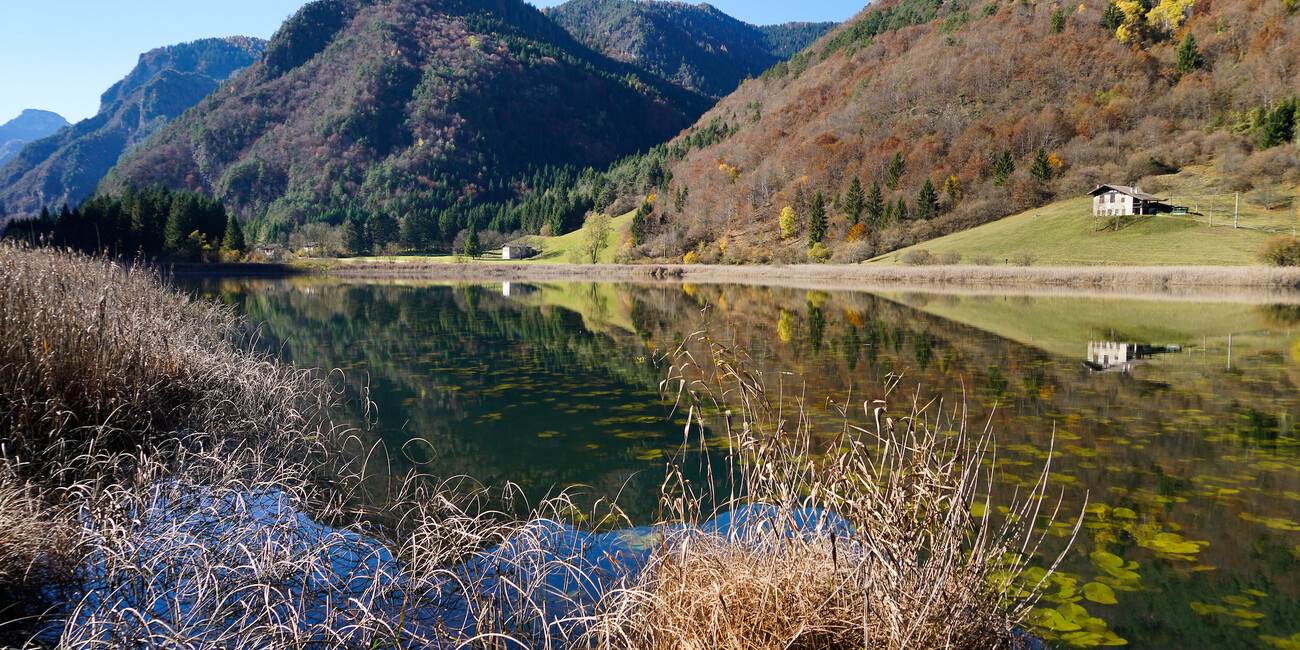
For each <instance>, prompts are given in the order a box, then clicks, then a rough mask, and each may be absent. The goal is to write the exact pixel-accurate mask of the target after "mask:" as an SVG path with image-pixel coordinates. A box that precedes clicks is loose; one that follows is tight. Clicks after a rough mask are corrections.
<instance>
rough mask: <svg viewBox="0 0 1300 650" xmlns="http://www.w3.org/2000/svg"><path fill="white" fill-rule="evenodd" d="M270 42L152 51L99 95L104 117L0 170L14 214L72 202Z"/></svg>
mask: <svg viewBox="0 0 1300 650" xmlns="http://www.w3.org/2000/svg"><path fill="white" fill-rule="evenodd" d="M264 45H265V42H264V41H262V40H261V39H255V38H249V37H243V36H234V37H229V38H210V39H199V40H197V41H192V42H188V43H180V44H177V45H169V46H165V47H159V48H155V49H153V50H150V51H148V52H145V53H143V54H141V55H140V58H139V60H138V62H137V63H136V65H135V67H134V68H132V70H131V71H130V72H128V73H127V75H126V76H125V77H123V78H122V79H121V80H120V81H118V82H117V83H115V84H113V85H112V86H111V87H109V88H108V89H107V90H106V91H104V93H103V94H102V95H101V98H100V109H99V112H98V113H96V114H95V115H94V116H92V117H90V118H87V119H85V120H82V121H80V122H77V123H76V124H74V125H71V126H70V127H69V128H67V129H65V130H63V131H60V132H58V133H56V134H54V135H51V136H48V137H45V138H41V139H38V140H36V141H33V142H30V143H28V144H27V145H26V146H24V147H23V149H22V150H21V151H20V152H18V154H17V155H16V156H15V157H14V159H13V160H11V161H10V162H9V163H8V164H5V165H3V166H0V201H3V202H4V203H5V204H6V205H7V206H8V209H9V210H10V211H11V212H12V213H13V214H15V215H17V216H34V215H35V214H36V213H38V212H39V211H40V209H41V208H42V207H47V206H55V207H57V206H59V205H61V204H64V203H67V204H72V205H75V204H77V203H79V202H80V201H82V200H83V199H85V198H87V197H89V196H90V194H91V192H92V191H93V190H94V188H95V186H96V184H98V183H99V181H100V179H101V178H103V176H104V174H106V173H107V172H108V170H109V169H110V168H111V167H112V166H113V165H115V164H116V163H117V161H118V159H119V158H120V157H121V156H122V155H123V154H124V153H125V152H126V151H129V150H130V149H132V148H134V147H136V146H138V145H139V144H140V143H141V142H143V141H144V140H145V139H146V138H148V136H149V135H151V134H152V133H153V132H155V131H157V130H158V129H160V128H161V127H162V126H164V125H165V124H167V123H168V122H170V121H171V120H173V119H175V118H176V117H178V116H179V115H180V114H181V113H183V112H184V111H185V110H186V109H188V108H190V107H191V106H193V105H195V104H197V103H198V102H199V101H200V100H201V99H203V98H204V97H206V96H207V95H208V94H209V93H211V92H212V91H214V90H216V89H217V87H218V86H220V84H221V83H222V82H224V81H226V80H227V79H228V78H230V77H231V76H232V75H235V74H237V73H238V72H239V71H240V70H242V69H244V68H246V67H247V66H248V65H250V64H252V63H253V61H255V60H256V58H257V57H258V56H260V54H261V51H262V47H263V46H264Z"/></svg>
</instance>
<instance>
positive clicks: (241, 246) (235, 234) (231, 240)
mask: <svg viewBox="0 0 1300 650" xmlns="http://www.w3.org/2000/svg"><path fill="white" fill-rule="evenodd" d="M221 250H223V251H237V252H240V253H242V252H244V251H245V250H248V242H247V241H246V240H245V239H244V229H243V228H242V227H240V225H239V219H236V218H235V215H233V214H231V215H229V216H228V217H227V218H226V234H225V236H223V237H222V238H221Z"/></svg>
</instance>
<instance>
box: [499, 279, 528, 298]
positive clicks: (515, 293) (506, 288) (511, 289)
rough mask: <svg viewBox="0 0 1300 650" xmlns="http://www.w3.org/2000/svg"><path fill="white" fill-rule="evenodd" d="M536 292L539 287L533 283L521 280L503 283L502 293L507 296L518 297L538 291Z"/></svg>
mask: <svg viewBox="0 0 1300 650" xmlns="http://www.w3.org/2000/svg"><path fill="white" fill-rule="evenodd" d="M536 292H537V287H534V286H533V285H531V284H522V283H519V282H502V283H501V295H502V296H505V297H507V298H511V297H514V298H518V297H520V296H526V295H528V294H530V293H536Z"/></svg>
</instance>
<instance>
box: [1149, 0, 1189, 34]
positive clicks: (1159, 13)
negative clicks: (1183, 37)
mask: <svg viewBox="0 0 1300 650" xmlns="http://www.w3.org/2000/svg"><path fill="white" fill-rule="evenodd" d="M1194 4H1196V0H1160V4H1158V5H1156V6H1155V7H1152V8H1151V11H1149V12H1147V24H1149V25H1151V27H1152V28H1154V29H1157V30H1159V31H1160V32H1161V33H1163V34H1165V35H1172V34H1173V33H1174V32H1175V31H1178V28H1179V27H1182V25H1183V21H1185V20H1187V14H1188V12H1190V11H1191V9H1192V5H1194Z"/></svg>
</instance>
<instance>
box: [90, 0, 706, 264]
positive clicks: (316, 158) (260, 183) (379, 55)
mask: <svg viewBox="0 0 1300 650" xmlns="http://www.w3.org/2000/svg"><path fill="white" fill-rule="evenodd" d="M708 105H709V102H708V100H707V99H706V98H705V97H703V96H702V95H699V94H697V93H693V92H691V91H687V90H684V89H682V88H679V87H676V86H674V85H672V84H669V83H667V82H664V81H662V80H660V79H657V78H654V77H652V76H648V75H646V74H645V73H644V72H642V71H639V70H638V69H637V68H634V67H632V66H629V65H626V64H622V63H618V62H615V61H612V60H610V59H607V58H605V57H601V56H599V55H596V54H594V53H592V52H591V51H590V50H588V49H587V48H584V47H582V46H580V45H579V44H578V43H576V42H575V41H574V40H573V39H572V37H570V36H569V34H568V33H567V32H565V31H564V30H563V29H561V28H560V27H559V26H558V25H556V24H555V23H554V22H552V21H551V20H549V19H547V18H546V17H545V16H544V15H542V13H541V12H540V11H538V10H536V9H534V8H533V7H531V6H528V5H525V4H523V3H522V2H519V0H448V1H446V2H439V3H429V2H422V1H417V0H381V1H375V2H370V1H363V0H318V1H317V2H312V3H310V4H308V5H306V6H305V7H303V8H302V9H301V10H300V11H299V12H298V13H297V14H296V15H295V16H293V17H292V18H291V19H290V20H289V21H288V22H286V23H285V24H284V25H283V26H282V27H281V28H280V30H279V31H278V32H277V34H276V35H275V36H274V37H273V38H272V40H271V42H270V43H269V44H268V45H267V48H266V53H265V56H264V57H263V59H262V60H261V61H260V62H259V63H257V64H255V65H253V66H252V67H251V68H250V69H249V70H248V71H247V72H246V73H245V74H243V75H241V76H240V77H239V78H238V79H236V80H234V81H232V82H231V83H229V84H228V85H227V86H225V87H223V88H222V89H221V92H219V93H216V94H214V95H212V96H210V97H208V98H207V99H205V100H204V101H202V102H201V103H200V104H199V105H198V106H197V107H196V108H195V109H193V110H191V111H189V112H187V113H186V114H185V115H184V116H183V117H182V118H181V119H179V120H177V121H176V122H174V123H173V124H172V125H170V126H169V127H167V128H166V129H164V130H163V131H162V132H160V133H158V134H156V135H155V136H154V137H153V138H151V139H150V140H149V141H148V142H147V143H145V144H144V145H143V146H142V147H140V148H139V149H138V150H136V151H135V152H133V153H132V154H130V155H128V156H127V157H125V158H124V159H123V161H122V162H121V163H120V164H119V166H118V167H117V168H116V169H115V170H114V171H113V172H112V173H111V174H110V175H109V176H108V177H107V178H106V179H105V180H104V182H103V183H102V184H101V189H102V190H104V191H107V192H111V193H118V192H120V191H121V190H122V189H123V188H126V187H151V186H155V185H163V186H166V187H169V188H171V189H173V190H185V189H188V190H196V191H201V192H204V193H208V194H209V195H212V196H216V197H219V198H221V199H222V200H223V201H224V202H225V205H226V206H227V208H228V209H230V210H231V211H232V212H233V213H236V214H239V215H241V216H242V217H243V218H245V219H248V220H250V224H249V228H248V231H249V234H250V236H253V237H255V238H256V240H258V241H267V240H274V239H276V238H277V237H280V236H282V235H283V233H285V232H286V231H287V230H289V229H291V228H293V227H296V226H298V225H301V224H304V223H306V222H323V223H325V224H329V225H331V226H339V225H342V224H343V223H344V221H348V222H350V223H353V224H355V225H356V226H357V227H359V228H361V229H363V230H365V231H366V232H367V237H368V238H369V239H370V240H371V241H372V242H373V243H374V244H375V245H376V246H383V245H385V244H387V243H391V242H393V241H395V240H396V239H397V237H398V234H399V232H400V235H401V237H402V240H403V241H404V242H407V243H408V246H409V247H410V248H414V249H421V248H427V247H428V246H430V245H431V244H432V243H433V242H436V241H439V240H443V239H446V240H448V241H449V240H450V239H451V237H453V236H454V234H455V233H456V232H457V231H458V230H460V229H461V228H464V227H465V226H466V225H467V223H468V221H469V219H470V218H471V216H469V215H468V214H467V213H466V212H465V210H467V209H468V208H470V207H472V206H478V207H479V211H478V212H476V213H475V214H474V215H473V218H485V219H494V218H495V217H496V215H497V212H496V210H497V207H496V206H498V205H500V206H504V205H505V204H506V203H510V202H514V201H516V200H518V199H520V198H521V197H522V196H523V195H524V194H526V193H527V191H528V188H529V187H530V186H537V185H543V184H545V185H550V184H553V183H554V182H555V181H554V180H553V179H555V178H562V177H571V176H572V172H570V171H566V170H567V169H568V166H574V165H578V166H585V165H602V166H603V165H607V164H609V163H610V162H611V161H613V160H615V159H616V158H618V157H619V156H624V155H627V154H630V153H633V152H635V151H637V150H645V149H648V148H650V147H652V146H654V145H656V144H657V143H661V142H663V141H665V140H667V139H669V138H671V137H673V136H674V135H676V134H677V133H678V132H679V131H680V130H681V129H682V128H684V127H686V126H688V125H689V124H690V123H691V122H692V121H693V120H694V119H695V118H696V117H697V116H698V115H700V114H701V113H702V112H703V111H704V110H706V109H707V107H708ZM543 179H545V180H543ZM559 204H561V207H560V208H556V209H555V210H552V214H554V215H556V217H555V218H557V219H558V220H559V223H557V224H555V226H556V227H564V226H565V225H566V223H571V222H572V221H576V222H577V223H580V222H581V218H582V213H583V212H585V211H586V210H587V209H589V207H590V206H589V205H583V204H582V203H581V202H580V201H579V200H577V199H576V198H574V197H569V196H565V197H562V200H560V201H559ZM487 205H491V206H494V207H492V208H491V209H492V210H493V212H492V214H490V215H486V216H485V213H484V210H485V209H486V208H484V207H483V206H487ZM479 225H480V227H482V226H486V225H488V224H486V223H482V224H479ZM543 225H545V224H543V223H541V222H539V221H536V220H534V221H533V222H529V223H521V222H520V221H519V220H518V215H515V216H514V217H508V218H506V219H505V221H500V220H498V221H497V222H496V223H495V224H494V227H497V228H498V229H502V230H507V229H516V228H524V229H529V230H533V231H536V230H538V229H540V228H541V227H542V226H543Z"/></svg>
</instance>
